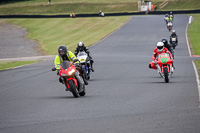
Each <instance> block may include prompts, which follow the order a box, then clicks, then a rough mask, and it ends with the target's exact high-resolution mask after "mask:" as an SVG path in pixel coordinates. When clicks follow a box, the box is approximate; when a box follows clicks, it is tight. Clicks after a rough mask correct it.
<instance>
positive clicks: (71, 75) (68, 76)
mask: <svg viewBox="0 0 200 133" xmlns="http://www.w3.org/2000/svg"><path fill="white" fill-rule="evenodd" d="M52 71H56V68H53V69H52ZM59 75H60V78H61V79H62V81H63V83H64V84H65V86H66V91H70V92H71V93H72V94H73V96H74V97H79V96H84V95H85V94H86V91H85V84H84V82H83V79H82V77H81V75H80V73H79V71H78V70H77V69H76V67H75V66H74V65H73V64H72V62H70V61H67V60H64V61H63V62H61V66H60V71H59Z"/></svg>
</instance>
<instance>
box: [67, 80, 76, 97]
mask: <svg viewBox="0 0 200 133" xmlns="http://www.w3.org/2000/svg"><path fill="white" fill-rule="evenodd" d="M68 83H69V87H70V91H71V92H72V94H73V95H74V97H76V98H77V97H79V93H78V88H77V87H76V86H75V84H74V81H73V80H69V81H68Z"/></svg>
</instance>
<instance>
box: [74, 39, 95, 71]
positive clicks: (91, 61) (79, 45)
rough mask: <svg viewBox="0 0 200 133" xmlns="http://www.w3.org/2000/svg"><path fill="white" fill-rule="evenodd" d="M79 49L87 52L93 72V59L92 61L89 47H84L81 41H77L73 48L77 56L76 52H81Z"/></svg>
mask: <svg viewBox="0 0 200 133" xmlns="http://www.w3.org/2000/svg"><path fill="white" fill-rule="evenodd" d="M81 51H85V52H86V53H87V55H88V57H89V58H90V65H91V70H92V72H94V68H93V63H94V61H93V59H92V56H91V54H90V51H89V48H86V47H85V45H84V43H83V42H79V43H78V44H77V47H76V49H75V52H74V54H75V55H76V56H77V55H78V53H79V52H81Z"/></svg>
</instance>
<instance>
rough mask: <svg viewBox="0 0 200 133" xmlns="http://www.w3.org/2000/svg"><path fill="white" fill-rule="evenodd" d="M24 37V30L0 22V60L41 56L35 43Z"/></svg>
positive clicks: (25, 32) (25, 33)
mask: <svg viewBox="0 0 200 133" xmlns="http://www.w3.org/2000/svg"><path fill="white" fill-rule="evenodd" d="M26 35H27V31H26V29H25V28H21V27H20V28H19V27H18V26H16V25H12V24H7V23H3V22H2V21H1V20H0V40H1V41H0V60H1V59H4V58H19V57H27V56H38V55H42V54H40V53H39V46H38V44H37V42H36V41H34V40H29V39H28V38H26ZM22 51H23V52H22Z"/></svg>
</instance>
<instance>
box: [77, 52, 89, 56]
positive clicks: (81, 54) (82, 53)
mask: <svg viewBox="0 0 200 133" xmlns="http://www.w3.org/2000/svg"><path fill="white" fill-rule="evenodd" d="M83 55H87V54H86V53H85V52H80V53H78V55H77V56H83Z"/></svg>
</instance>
